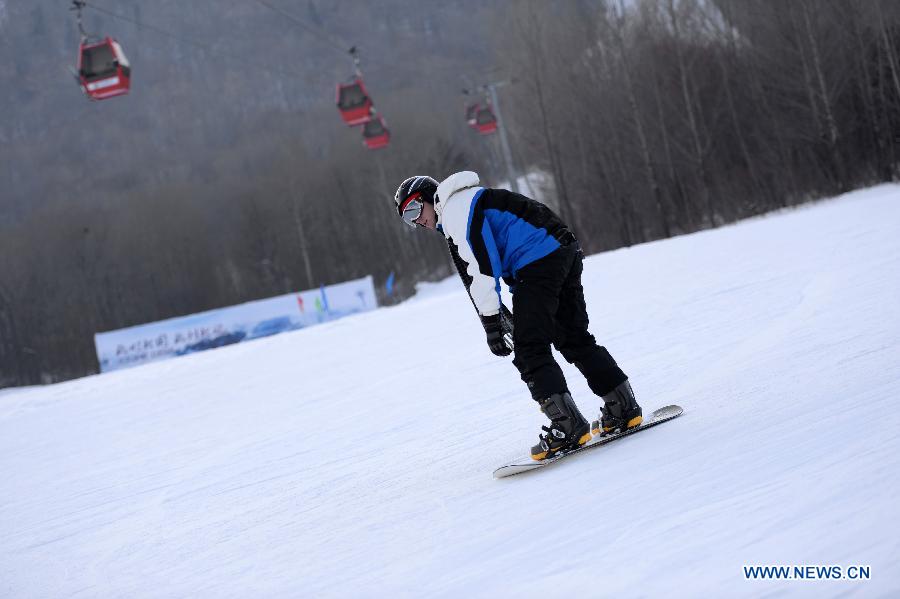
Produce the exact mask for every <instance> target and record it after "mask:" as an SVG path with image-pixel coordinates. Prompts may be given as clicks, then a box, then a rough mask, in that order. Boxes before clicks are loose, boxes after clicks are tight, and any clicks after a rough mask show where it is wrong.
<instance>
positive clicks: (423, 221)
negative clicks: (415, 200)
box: [413, 202, 437, 229]
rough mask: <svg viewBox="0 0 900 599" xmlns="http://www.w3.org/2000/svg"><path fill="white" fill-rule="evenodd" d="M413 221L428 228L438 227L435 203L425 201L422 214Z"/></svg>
mask: <svg viewBox="0 0 900 599" xmlns="http://www.w3.org/2000/svg"><path fill="white" fill-rule="evenodd" d="M413 222H414V223H416V224H417V225H419V226H420V227H425V228H426V229H434V228H435V227H437V214H435V212H434V205H433V204H429V203H428V202H425V203H423V204H422V214H420V215H419V218H417V219H416V220H414V221H413Z"/></svg>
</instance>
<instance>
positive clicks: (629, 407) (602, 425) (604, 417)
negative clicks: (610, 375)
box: [591, 380, 644, 435]
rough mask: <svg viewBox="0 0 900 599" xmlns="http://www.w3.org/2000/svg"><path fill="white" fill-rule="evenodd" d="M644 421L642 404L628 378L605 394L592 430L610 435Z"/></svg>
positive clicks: (599, 433) (598, 433)
mask: <svg viewBox="0 0 900 599" xmlns="http://www.w3.org/2000/svg"><path fill="white" fill-rule="evenodd" d="M643 421H644V417H643V414H642V413H641V406H639V405H638V403H637V401H636V400H635V399H634V391H632V389H631V383H629V382H628V380H626V381H625V382H623V383H622V384H621V385H619V386H618V387H616V388H615V389H613V390H612V391H610V392H609V393H607V394H606V395H604V396H603V408H601V409H600V415H599V416H598V417H597V420H594V422H593V423H592V424H591V432H592V433H593V434H595V435H609V434H612V433H616V432H621V431H624V430H627V429H629V428H634V427H636V426H639V425H640V424H641V422H643Z"/></svg>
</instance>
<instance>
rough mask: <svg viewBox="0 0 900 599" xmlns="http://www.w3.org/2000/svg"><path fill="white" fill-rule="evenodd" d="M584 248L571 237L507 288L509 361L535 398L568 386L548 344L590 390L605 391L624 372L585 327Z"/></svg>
mask: <svg viewBox="0 0 900 599" xmlns="http://www.w3.org/2000/svg"><path fill="white" fill-rule="evenodd" d="M583 260H584V253H583V252H582V251H581V248H580V247H579V246H578V242H577V241H572V242H571V243H569V244H568V245H564V246H561V247H560V248H559V249H558V250H555V251H554V252H552V253H550V254H548V255H547V256H544V257H543V258H541V259H540V260H536V261H534V262H532V263H531V264H527V265H526V266H523V267H522V268H520V269H519V271H518V272H517V273H516V280H515V287H514V289H513V323H514V330H513V341H514V344H515V358H514V359H513V364H515V365H516V368H518V369H519V374H521V376H522V380H523V381H525V383H526V384H527V385H528V388H529V390H530V391H531V396H532V398H534V399H535V400H537V401H541V400H543V399H546V398H547V397H550V396H551V395H553V394H554V393H563V392H566V391H568V390H569V389H568V386H567V385H566V379H565V377H564V376H563V372H562V369H561V368H560V367H559V364H557V363H556V360H554V359H553V354H552V353H551V351H550V345H551V344H552V345H553V347H555V348H556V349H557V351H559V352H560V353H561V354H562V355H563V357H564V358H565V359H566V361H567V362H569V363H570V364H574V365H575V366H576V367H577V368H578V370H580V371H581V374H583V375H584V378H585V379H587V383H588V386H589V387H590V389H591V391H593V392H594V393H595V394H597V395H599V396H603V395H606V394H607V393H609V392H611V391H612V390H613V389H615V388H616V387H618V386H619V385H620V384H621V383H622V382H624V381H625V380H626V379H627V378H628V377H627V376H626V375H625V373H624V372H622V370H621V369H620V368H619V366H618V365H617V364H616V362H615V360H613V358H612V356H611V355H609V352H608V351H606V348H605V347H601V346H598V345H597V341H596V340H595V339H594V336H593V335H591V334H590V333H589V332H588V314H587V306H586V304H585V301H584V288H583V287H582V286H581V273H582V271H583V270H584V267H583V265H582V261H583Z"/></svg>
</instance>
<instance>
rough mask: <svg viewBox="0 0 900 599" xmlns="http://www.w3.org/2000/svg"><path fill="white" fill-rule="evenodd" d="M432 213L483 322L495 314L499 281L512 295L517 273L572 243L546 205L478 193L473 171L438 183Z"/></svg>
mask: <svg viewBox="0 0 900 599" xmlns="http://www.w3.org/2000/svg"><path fill="white" fill-rule="evenodd" d="M435 210H436V212H437V215H438V226H439V228H440V229H441V231H442V232H443V233H444V236H445V237H447V239H448V241H449V243H450V248H451V253H454V261H455V262H456V263H457V264H456V266H457V269H459V271H460V275H463V281H464V282H466V283H468V284H467V288H468V291H469V295H470V296H471V297H472V302H473V303H474V304H475V307H476V309H477V310H478V313H479V314H480V315H482V316H491V315H493V314H497V313H498V312H499V310H500V304H501V302H500V279H501V278H502V279H504V280H505V281H506V282H507V284H509V285H510V289H511V291H513V292H515V287H514V282H515V278H516V273H517V272H518V270H519V269H520V268H522V267H523V266H526V265H527V264H531V263H532V262H534V261H535V260H540V259H541V258H543V257H544V256H546V255H548V254H550V253H551V252H554V251H556V250H557V249H558V248H559V247H560V245H567V244H568V243H571V242H572V241H574V239H575V238H574V235H572V233H571V232H570V231H569V229H568V227H566V225H565V224H564V223H563V222H562V221H561V220H560V219H559V217H558V216H556V214H554V212H553V211H552V210H550V209H549V208H548V207H547V206H545V205H544V204H541V203H540V202H537V201H535V200H532V199H530V198H527V197H525V196H523V195H521V194H517V193H513V192H511V191H507V190H505V189H491V188H485V187H480V186H479V180H478V175H476V174H475V173H473V172H471V171H463V172H460V173H456V174H454V175H451V176H450V177H448V178H447V179H445V180H444V181H443V182H441V184H440V185H439V186H438V190H437V194H436V200H435ZM454 250H455V251H454Z"/></svg>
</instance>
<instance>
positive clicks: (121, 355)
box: [94, 276, 378, 372]
mask: <svg viewBox="0 0 900 599" xmlns="http://www.w3.org/2000/svg"><path fill="white" fill-rule="evenodd" d="M376 307H378V303H377V300H376V299H375V284H374V282H373V279H372V277H371V276H368V277H365V278H362V279H357V280H355V281H347V282H346V283H339V284H337V285H327V286H322V287H321V288H319V289H314V290H310V291H301V292H299V293H289V294H287V295H281V296H278V297H273V298H269V299H263V300H257V301H253V302H247V303H246V304H240V305H237V306H229V307H227V308H220V309H218V310H209V311H208V312H200V313H198V314H192V315H189V316H180V317H177V318H170V319H168V320H161V321H159V322H151V323H148V324H142V325H138V326H134V327H128V328H127V329H118V330H115V331H108V332H105V333H97V334H95V335H94V345H95V346H96V348H97V360H98V361H99V362H100V372H109V371H112V370H118V369H119V368H125V367H128V366H136V365H138V364H145V363H147V362H153V361H155V360H162V359H165V358H172V357H175V356H183V355H185V354H189V353H193V352H198V351H203V350H206V349H212V348H215V347H222V346H223V345H230V344H232V343H239V342H241V341H249V340H251V339H258V338H260V337H268V336H269V335H276V334H278V333H283V332H285V331H293V330H296V329H302V328H304V327H308V326H312V325H315V324H319V323H320V322H326V321H329V320H335V319H337V318H341V317H344V316H347V315H349V314H355V313H357V312H366V311H368V310H374V309H375V308H376Z"/></svg>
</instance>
